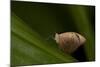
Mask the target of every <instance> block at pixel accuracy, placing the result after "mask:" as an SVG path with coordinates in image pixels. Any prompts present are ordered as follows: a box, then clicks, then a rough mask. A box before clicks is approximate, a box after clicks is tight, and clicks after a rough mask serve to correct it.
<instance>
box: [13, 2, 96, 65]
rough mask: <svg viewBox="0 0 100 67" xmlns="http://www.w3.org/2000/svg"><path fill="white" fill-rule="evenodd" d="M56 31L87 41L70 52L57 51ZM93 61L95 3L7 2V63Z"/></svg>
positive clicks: (34, 63)
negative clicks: (80, 36)
mask: <svg viewBox="0 0 100 67" xmlns="http://www.w3.org/2000/svg"><path fill="white" fill-rule="evenodd" d="M55 32H56V33H63V32H78V33H80V34H81V35H83V36H84V37H85V38H86V39H87V40H86V43H85V44H84V45H83V46H81V47H79V49H77V51H76V52H74V53H73V54H70V55H69V54H66V53H64V52H63V51H61V50H60V49H59V47H58V44H56V42H55V40H54V39H53V38H52V36H53V37H54V35H55ZM94 60H95V6H89V5H87V6H86V5H74V4H73V5H72V4H70V5H69V4H56V3H52V4H51V3H39V2H21V1H11V65H12V66H17V65H36V64H55V63H71V62H84V61H94Z"/></svg>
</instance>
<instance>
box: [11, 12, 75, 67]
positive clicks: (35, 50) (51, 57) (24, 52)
mask: <svg viewBox="0 0 100 67" xmlns="http://www.w3.org/2000/svg"><path fill="white" fill-rule="evenodd" d="M11 22H12V23H11V24H12V27H11V31H12V32H11V33H12V34H11V44H12V46H11V51H12V53H11V64H12V65H29V64H51V63H65V62H74V61H76V59H74V58H73V57H71V56H70V55H67V54H65V53H63V52H62V51H61V50H60V49H59V48H58V47H57V46H56V48H55V45H57V44H56V43H55V42H54V43H52V44H51V43H49V42H48V41H46V40H45V39H43V37H41V36H40V35H39V34H38V33H37V32H36V31H35V30H33V29H31V28H30V27H29V26H28V25H27V24H26V23H25V22H24V21H22V20H21V19H20V18H19V17H18V16H16V15H15V14H14V13H12V20H11Z"/></svg>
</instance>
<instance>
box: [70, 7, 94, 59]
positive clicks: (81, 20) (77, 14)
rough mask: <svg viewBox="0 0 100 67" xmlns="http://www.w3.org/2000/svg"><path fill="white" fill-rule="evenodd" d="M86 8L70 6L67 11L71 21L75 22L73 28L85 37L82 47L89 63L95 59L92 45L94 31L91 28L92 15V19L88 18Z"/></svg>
mask: <svg viewBox="0 0 100 67" xmlns="http://www.w3.org/2000/svg"><path fill="white" fill-rule="evenodd" d="M86 8H88V9H90V7H89V6H78V5H77V6H73V5H72V6H70V7H69V11H70V15H71V16H72V18H73V19H72V20H74V21H75V26H76V27H77V30H78V31H79V33H81V34H82V35H84V36H85V37H86V44H85V45H84V49H85V53H86V56H87V59H88V60H89V61H93V60H94V59H95V43H94V41H95V40H94V29H93V28H92V24H91V20H92V22H93V23H94V21H93V20H94V15H91V16H92V17H93V19H89V18H88V14H87V13H86Z"/></svg>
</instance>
